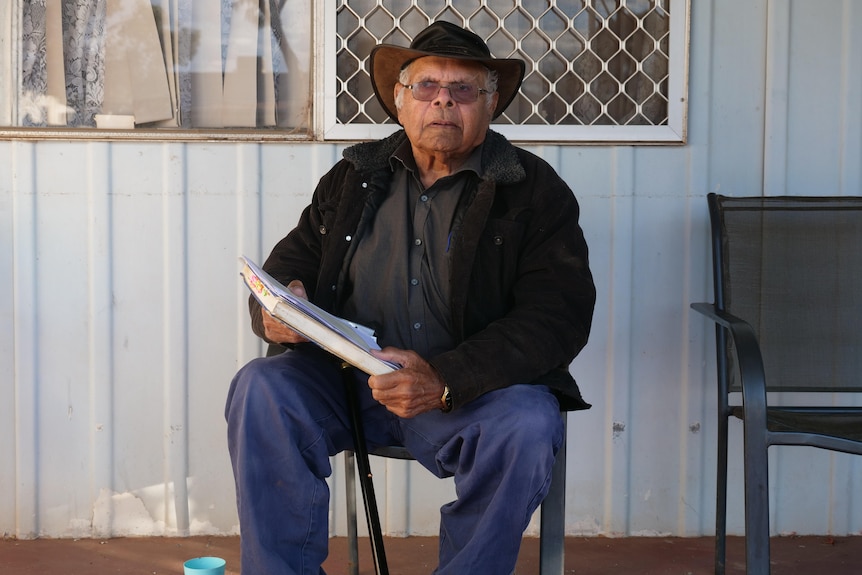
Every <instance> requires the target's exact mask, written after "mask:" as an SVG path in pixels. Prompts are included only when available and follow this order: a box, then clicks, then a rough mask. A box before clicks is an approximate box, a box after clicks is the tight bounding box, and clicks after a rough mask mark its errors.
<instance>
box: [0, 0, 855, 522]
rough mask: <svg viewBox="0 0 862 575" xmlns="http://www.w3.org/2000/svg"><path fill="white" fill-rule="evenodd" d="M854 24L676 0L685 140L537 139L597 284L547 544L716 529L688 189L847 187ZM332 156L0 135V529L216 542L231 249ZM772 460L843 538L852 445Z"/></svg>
mask: <svg viewBox="0 0 862 575" xmlns="http://www.w3.org/2000/svg"><path fill="white" fill-rule="evenodd" d="M860 29H862V4H860V3H858V2H855V1H854V0H830V1H824V2H817V3H813V2H807V1H805V0H786V1H779V0H771V1H767V0H755V1H753V2H752V1H742V0H694V1H693V7H692V31H691V38H692V46H691V77H690V90H689V95H690V102H689V142H688V144H687V145H686V146H675V147H629V146H619V147H610V146H609V147H586V146H585V147H582V146H569V147H537V148H534V150H535V151H537V152H538V153H539V154H540V155H542V156H544V157H545V158H546V159H547V160H549V161H550V162H551V163H552V164H553V165H554V166H556V167H557V169H558V170H559V171H560V172H561V174H562V175H563V176H564V177H565V178H566V180H567V181H568V182H569V183H570V185H571V187H572V188H573V189H574V191H575V193H576V195H577V196H578V198H579V199H580V201H581V205H582V211H583V226H584V229H585V231H586V234H587V238H588V240H589V242H590V246H591V259H592V268H593V271H594V274H595V278H596V283H597V285H598V289H599V303H598V307H597V310H596V319H595V327H594V332H593V334H592V338H591V341H590V344H589V346H588V347H587V349H586V350H585V351H584V353H583V354H582V355H581V357H579V358H578V359H577V360H576V362H575V364H574V365H573V367H572V370H573V372H574V373H575V375H576V377H577V378H578V380H579V381H580V383H581V385H582V388H583V391H584V393H585V395H586V397H587V399H588V400H589V401H591V402H592V403H593V404H594V407H593V409H592V410H590V411H588V412H582V413H578V414H575V415H571V416H570V419H569V463H568V483H567V485H568V487H567V489H568V506H567V531H568V532H570V533H578V534H587V535H589V534H614V535H649V534H674V535H701V534H708V533H711V532H712V522H713V518H714V503H713V500H714V490H715V479H714V469H715V463H714V456H713V451H714V445H715V417H714V415H713V406H714V403H715V398H714V393H713V382H714V369H713V365H714V361H713V358H712V329H711V326H709V325H707V323H706V321H705V320H702V319H701V318H699V317H698V316H696V315H695V314H693V313H691V312H690V311H689V308H688V305H689V303H690V302H691V301H695V300H703V299H708V293H709V286H710V281H711V278H710V273H709V268H708V265H707V261H708V257H709V254H708V247H707V240H706V231H707V217H706V206H705V200H704V196H705V194H706V193H707V192H709V191H720V192H722V193H727V194H736V195H746V194H758V193H761V192H762V191H763V192H766V193H768V194H784V193H787V194H797V195H801V194H815V195H827V194H854V195H859V194H862V79H860V78H862V76H860V74H859V71H860V70H862V37H860V35H859V34H858V30H860ZM339 153H340V147H339V146H335V145H329V144H327V145H320V144H264V145H256V144H248V143H244V144H201V143H198V144H176V143H171V144H160V143H113V144H110V143H104V142H90V143H87V142H58V141H55V142H39V143H32V142H23V141H12V142H0V317H2V323H0V461H2V463H0V532H2V533H4V534H11V535H16V536H19V537H30V536H35V535H48V536H56V537H63V536H66V537H69V536H75V537H86V536H108V535H126V534H136V535H156V534H186V533H232V532H236V530H237V525H236V523H237V521H236V512H235V509H234V494H233V480H232V476H231V472H230V466H229V460H228V456H227V450H226V446H225V423H224V418H223V415H222V412H223V404H224V398H225V394H226V391H227V387H228V384H229V380H230V378H231V376H232V374H233V373H234V372H235V371H236V369H237V368H238V367H239V366H240V365H241V364H242V363H244V362H245V361H247V360H248V359H250V358H252V357H254V356H255V355H258V354H260V353H261V347H260V345H259V343H258V342H257V341H256V339H255V338H254V337H253V336H252V335H251V333H250V330H249V329H248V327H247V323H248V322H247V317H246V309H245V298H246V292H245V290H244V288H243V287H242V286H241V284H240V280H239V277H238V275H237V274H238V263H237V257H238V256H239V255H240V254H242V253H245V254H248V255H250V256H253V257H256V258H262V256H263V255H264V254H265V252H267V251H268V249H269V248H270V246H271V245H272V244H273V243H274V242H275V241H276V240H277V239H278V238H280V237H281V236H282V235H283V234H284V233H285V232H286V231H287V230H288V229H289V228H290V227H291V226H292V225H293V224H294V223H295V221H296V219H297V217H298V216H299V212H300V210H301V209H302V208H303V207H304V205H305V204H306V203H307V202H308V200H309V198H310V194H311V191H312V188H313V186H314V184H315V182H316V181H317V179H318V178H319V177H320V176H321V175H322V174H323V172H324V171H325V170H326V169H327V168H328V167H329V166H331V165H332V164H333V163H334V161H335V160H336V159H337V157H338V156H339ZM732 432H733V437H732V440H733V445H735V446H738V445H739V444H740V439H741V427H740V426H739V425H734V426H732ZM770 458H771V463H772V469H773V472H772V487H773V489H772V498H773V507H772V509H773V521H772V525H773V530H774V531H776V532H790V531H793V532H798V533H817V534H820V533H833V534H846V533H859V532H860V531H862V498H860V497H859V496H858V493H859V492H860V485H862V458H858V457H851V456H846V455H836V454H830V453H827V452H822V451H816V450H812V449H807V448H782V449H780V450H773V451H772V452H771V454H770ZM335 464H336V466H335V473H334V475H333V478H332V482H333V486H334V489H333V507H332V508H333V530H334V532H337V533H339V534H343V533H344V517H343V515H344V514H343V487H342V482H343V468H342V462H341V458H337V459H336V461H335ZM374 465H375V466H376V467H377V473H376V475H375V479H376V480H377V482H378V489H379V490H380V491H379V500H380V505H381V507H382V510H381V511H382V516H383V520H384V524H385V526H386V529H387V531H388V532H390V533H392V534H408V533H409V534H421V535H428V534H436V531H437V508H438V507H439V506H440V505H441V504H443V503H444V502H445V501H447V499H448V498H450V497H452V495H453V489H452V486H451V483H448V482H441V481H438V480H436V479H433V478H432V477H431V476H430V475H429V474H428V473H426V472H424V470H422V469H421V468H420V467H418V466H417V465H416V464H415V463H406V462H400V461H381V460H377V461H375V462H374ZM741 469H742V466H741V461H740V459H739V458H738V457H732V458H731V474H732V481H731V495H730V514H731V520H730V530H731V532H737V533H738V532H741V530H742V506H741V505H742V504H741V498H742V493H741V480H740V477H741Z"/></svg>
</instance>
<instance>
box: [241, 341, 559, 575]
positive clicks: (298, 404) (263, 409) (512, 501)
mask: <svg viewBox="0 0 862 575" xmlns="http://www.w3.org/2000/svg"><path fill="white" fill-rule="evenodd" d="M357 380H358V384H359V388H360V398H361V399H360V403H361V407H362V413H363V421H364V425H365V436H366V441H367V442H368V444H369V445H371V446H375V445H404V446H405V447H406V448H407V449H408V450H409V451H410V453H411V454H412V455H413V457H415V458H416V460H417V461H419V462H420V463H421V464H422V465H423V466H424V467H425V468H427V469H428V470H430V471H431V472H432V473H433V474H434V475H436V476H438V477H451V476H454V478H455V488H456V493H457V499H456V500H455V501H452V502H450V503H447V504H445V505H443V507H442V508H441V518H440V539H439V541H440V550H439V565H438V567H437V569H436V570H435V573H437V574H438V575H465V574H467V573H470V574H490V575H507V574H509V573H512V572H513V570H514V568H515V562H516V560H517V558H518V550H519V547H520V543H521V537H522V535H523V532H524V529H525V528H526V527H527V524H528V522H529V520H530V517H531V516H532V514H533V512H534V511H535V510H536V508H537V507H538V506H539V504H540V503H541V501H542V499H543V498H544V497H545V495H546V494H547V492H548V487H549V486H550V476H551V468H552V467H553V464H554V458H555V455H556V452H557V450H558V449H559V446H560V444H561V443H562V433H563V427H562V421H561V418H560V413H559V406H558V403H557V400H556V399H555V398H554V396H553V395H552V394H551V392H550V391H549V390H548V389H547V388H546V387H544V386H535V385H513V386H511V387H507V388H504V389H500V390H496V391H493V392H490V393H487V394H485V395H483V396H482V397H479V398H478V399H475V400H473V401H471V402H470V403H469V404H467V405H464V406H460V407H459V408H458V409H456V410H455V411H453V412H451V413H442V412H438V411H432V412H428V413H424V414H422V415H420V416H418V417H414V418H411V419H401V418H399V417H397V416H395V415H393V414H391V413H390V412H389V411H387V410H386V409H385V408H384V407H383V406H381V405H380V404H378V403H377V402H376V401H375V400H374V399H373V398H372V397H371V393H370V389H369V388H368V386H367V385H366V384H365V383H366V380H367V376H364V375H362V374H359V375H358V376H357ZM225 415H226V418H227V422H228V447H229V449H230V456H231V461H232V464H233V471H234V478H235V481H236V493H237V509H238V512H239V520H240V532H241V544H240V548H241V558H242V559H241V562H242V573H243V575H279V574H285V575H286V574H290V575H320V574H322V573H323V569H322V568H321V564H322V563H323V561H324V559H326V556H327V547H328V536H329V525H328V517H329V488H328V485H327V483H326V478H327V477H328V476H329V475H330V474H331V472H332V469H331V467H330V456H332V455H335V454H337V453H339V452H341V451H344V450H346V449H352V448H353V445H352V435H351V429H350V418H349V415H348V410H347V406H346V398H345V394H344V390H343V383H342V379H341V375H340V373H339V368H338V366H337V365H336V364H335V363H333V362H332V361H331V360H329V359H327V356H325V355H324V354H323V352H320V351H319V350H317V349H316V348H313V347H310V346H301V347H300V348H298V349H297V350H294V351H288V352H285V353H283V354H281V355H278V356H274V357H269V358H260V359H255V360H253V361H251V362H250V363H248V364H247V365H246V366H245V367H243V368H242V369H241V370H240V371H239V372H238V373H237V375H236V377H235V378H234V380H233V382H232V384H231V388H230V392H229V394H228V399H227V406H226V408H225Z"/></svg>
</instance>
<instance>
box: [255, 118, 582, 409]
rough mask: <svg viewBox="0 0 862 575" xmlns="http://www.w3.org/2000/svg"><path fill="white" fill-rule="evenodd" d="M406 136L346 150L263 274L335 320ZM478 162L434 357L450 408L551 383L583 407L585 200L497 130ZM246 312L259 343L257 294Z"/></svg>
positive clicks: (569, 403) (571, 405) (571, 404)
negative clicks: (296, 285) (440, 344)
mask: <svg viewBox="0 0 862 575" xmlns="http://www.w3.org/2000/svg"><path fill="white" fill-rule="evenodd" d="M405 137H406V136H405V134H404V132H403V131H399V132H396V133H395V134H393V135H391V136H389V137H388V138H385V139H383V140H379V141H375V142H367V143H362V144H357V145H355V146H352V147H350V148H348V149H346V150H345V152H344V159H342V160H341V161H339V162H338V163H337V164H336V165H335V166H334V167H333V168H332V169H331V170H330V171H329V172H328V173H327V174H326V175H325V176H323V178H321V180H320V182H319V184H318V186H317V189H316V190H315V192H314V196H313V198H312V202H311V205H309V206H308V207H307V208H306V209H305V210H304V211H303V213H302V216H301V218H300V221H299V224H298V225H297V227H296V228H295V229H294V230H293V231H291V232H290V233H289V234H288V235H287V237H285V238H284V239H283V240H281V241H280V242H279V243H278V244H277V245H276V246H275V248H274V249H273V251H272V253H271V254H270V256H269V258H268V259H267V260H266V262H265V263H264V266H263V267H264V269H265V270H266V271H267V272H269V273H270V274H271V275H272V276H273V277H275V278H276V279H278V280H279V281H281V282H283V283H284V284H285V285H286V284H287V283H289V282H290V281H292V280H294V279H299V280H301V281H302V282H303V284H304V285H305V287H306V291H307V292H308V296H309V299H311V300H312V301H313V302H314V303H316V304H317V305H319V306H321V307H322V308H324V309H327V310H329V311H332V312H334V313H339V311H340V307H341V305H342V303H343V301H344V296H345V289H344V270H345V269H346V267H347V266H346V262H347V261H348V259H349V258H350V256H351V254H352V250H351V248H352V246H354V245H355V244H356V241H357V238H358V237H360V236H361V234H362V232H363V229H364V225H365V223H366V222H368V221H369V220H370V218H373V216H374V213H375V211H376V207H377V206H378V205H379V203H380V201H381V200H382V198H384V197H385V195H386V194H387V193H388V191H389V180H390V177H391V170H390V168H389V157H390V155H391V154H392V153H393V152H394V151H395V149H396V148H397V147H398V146H399V145H400V144H401V143H402V142H403V141H404V138H405ZM482 165H483V167H484V172H485V173H484V174H483V177H482V179H481V181H480V182H479V185H478V186H477V189H475V190H474V191H473V193H472V195H471V196H470V197H469V198H468V199H467V201H468V204H467V207H466V211H465V212H464V218H463V222H462V228H461V230H462V231H461V233H460V234H459V235H458V236H457V237H456V240H455V242H454V243H453V245H452V247H451V248H450V253H451V254H452V256H451V257H452V260H451V266H452V267H451V278H452V279H451V285H450V297H451V308H452V325H453V326H454V329H455V338H456V341H458V342H460V343H459V344H458V345H457V347H455V349H452V350H450V351H448V352H445V353H442V354H440V355H438V356H436V357H433V358H429V361H430V363H431V364H432V365H433V366H434V367H435V368H436V369H437V370H438V372H439V373H440V375H441V376H442V377H443V379H444V380H445V381H446V383H447V385H449V388H450V391H451V393H452V399H453V404H454V406H455V408H457V407H458V406H460V405H463V404H465V403H466V402H468V401H470V400H471V399H474V398H476V397H478V396H479V395H481V394H483V393H486V392H488V391H491V390H493V389H497V388H501V387H506V386H508V385H511V384H514V383H542V384H545V385H548V386H550V387H551V388H552V389H554V390H556V392H557V394H558V397H559V398H560V403H561V407H562V408H564V409H585V408H588V407H589V404H587V403H585V402H584V401H583V399H582V398H581V395H580V392H579V390H578V387H577V385H576V384H575V381H574V379H573V378H572V377H571V375H570V374H569V372H568V364H569V363H570V362H571V361H572V359H573V358H574V357H575V356H576V355H577V354H578V352H580V350H581V349H582V348H583V347H584V345H585V344H586V343H587V336H588V334H589V331H590V324H591V321H592V315H593V308H594V306H595V299H596V292H595V286H594V285H593V280H592V275H591V273H590V270H589V264H588V257H587V245H586V242H585V240H584V235H583V231H582V230H581V228H580V225H579V224H578V217H579V207H578V203H577V201H576V199H575V197H574V195H573V193H572V191H571V190H570V189H569V187H568V186H567V185H566V183H565V182H564V181H563V180H562V179H561V178H560V177H559V175H558V174H557V173H556V172H555V171H554V170H553V169H552V168H551V167H550V166H549V165H548V164H547V163H546V162H545V161H544V160H542V159H541V158H539V157H537V156H535V155H534V154H531V153H529V152H527V151H526V150H523V149H520V148H517V147H515V146H513V145H512V144H511V143H509V142H508V141H507V140H506V139H505V138H504V137H503V136H501V135H500V134H497V133H495V132H493V131H489V132H488V135H487V137H486V139H485V144H484V146H483V157H482ZM250 309H251V315H252V325H253V328H254V330H255V333H257V334H258V335H260V336H263V327H262V321H261V319H260V310H259V307H258V305H257V303H256V302H255V301H254V298H251V299H250Z"/></svg>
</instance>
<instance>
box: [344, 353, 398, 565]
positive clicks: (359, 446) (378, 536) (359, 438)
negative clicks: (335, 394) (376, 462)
mask: <svg viewBox="0 0 862 575" xmlns="http://www.w3.org/2000/svg"><path fill="white" fill-rule="evenodd" d="M341 374H342V380H343V383H344V391H345V394H346V396H347V406H348V409H349V411H350V419H351V427H352V428H353V445H354V451H353V453H354V456H355V457H356V466H357V467H358V468H359V486H360V489H361V490H362V500H363V502H364V503H365V518H366V520H367V521H368V536H369V539H370V540H371V554H372V556H373V557H374V571H375V573H376V574H377V575H389V567H388V566H387V564H386V551H385V550H384V549H383V529H382V528H381V527H380V516H379V515H378V513H377V499H376V498H375V496H374V482H373V478H372V476H371V464H370V463H369V461H368V448H367V446H366V444H365V432H364V430H363V427H362V414H361V412H360V407H359V392H358V390H357V389H356V385H357V384H356V378H355V377H354V374H353V368H352V367H350V365H348V364H345V365H344V366H343V367H342V369H341Z"/></svg>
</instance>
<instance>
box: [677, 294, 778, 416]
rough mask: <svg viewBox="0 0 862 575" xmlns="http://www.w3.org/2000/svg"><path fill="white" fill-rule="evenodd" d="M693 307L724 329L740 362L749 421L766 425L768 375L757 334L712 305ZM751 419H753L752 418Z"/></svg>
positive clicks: (736, 318) (744, 323)
mask: <svg viewBox="0 0 862 575" xmlns="http://www.w3.org/2000/svg"><path fill="white" fill-rule="evenodd" d="M691 308H692V309H693V310H695V311H696V312H698V313H701V314H703V315H705V316H706V317H708V318H709V319H711V320H713V321H714V322H715V323H716V324H718V325H720V326H721V327H723V328H724V329H725V330H726V331H727V333H728V334H730V339H731V341H732V342H733V345H734V346H735V348H736V357H737V360H738V361H739V381H740V384H741V385H742V402H743V405H744V406H745V417H746V421H747V422H750V423H753V424H755V425H758V426H763V427H765V426H766V372H765V370H764V368H763V356H762V354H761V353H760V344H759V343H758V341H757V334H756V333H755V332H754V329H753V328H752V327H751V325H750V324H749V323H748V322H746V321H745V320H743V319H741V318H738V317H736V316H735V315H733V314H731V313H728V312H726V311H723V310H719V309H717V308H716V307H715V304H711V303H702V302H701V303H693V304H691ZM750 418H752V419H750Z"/></svg>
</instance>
